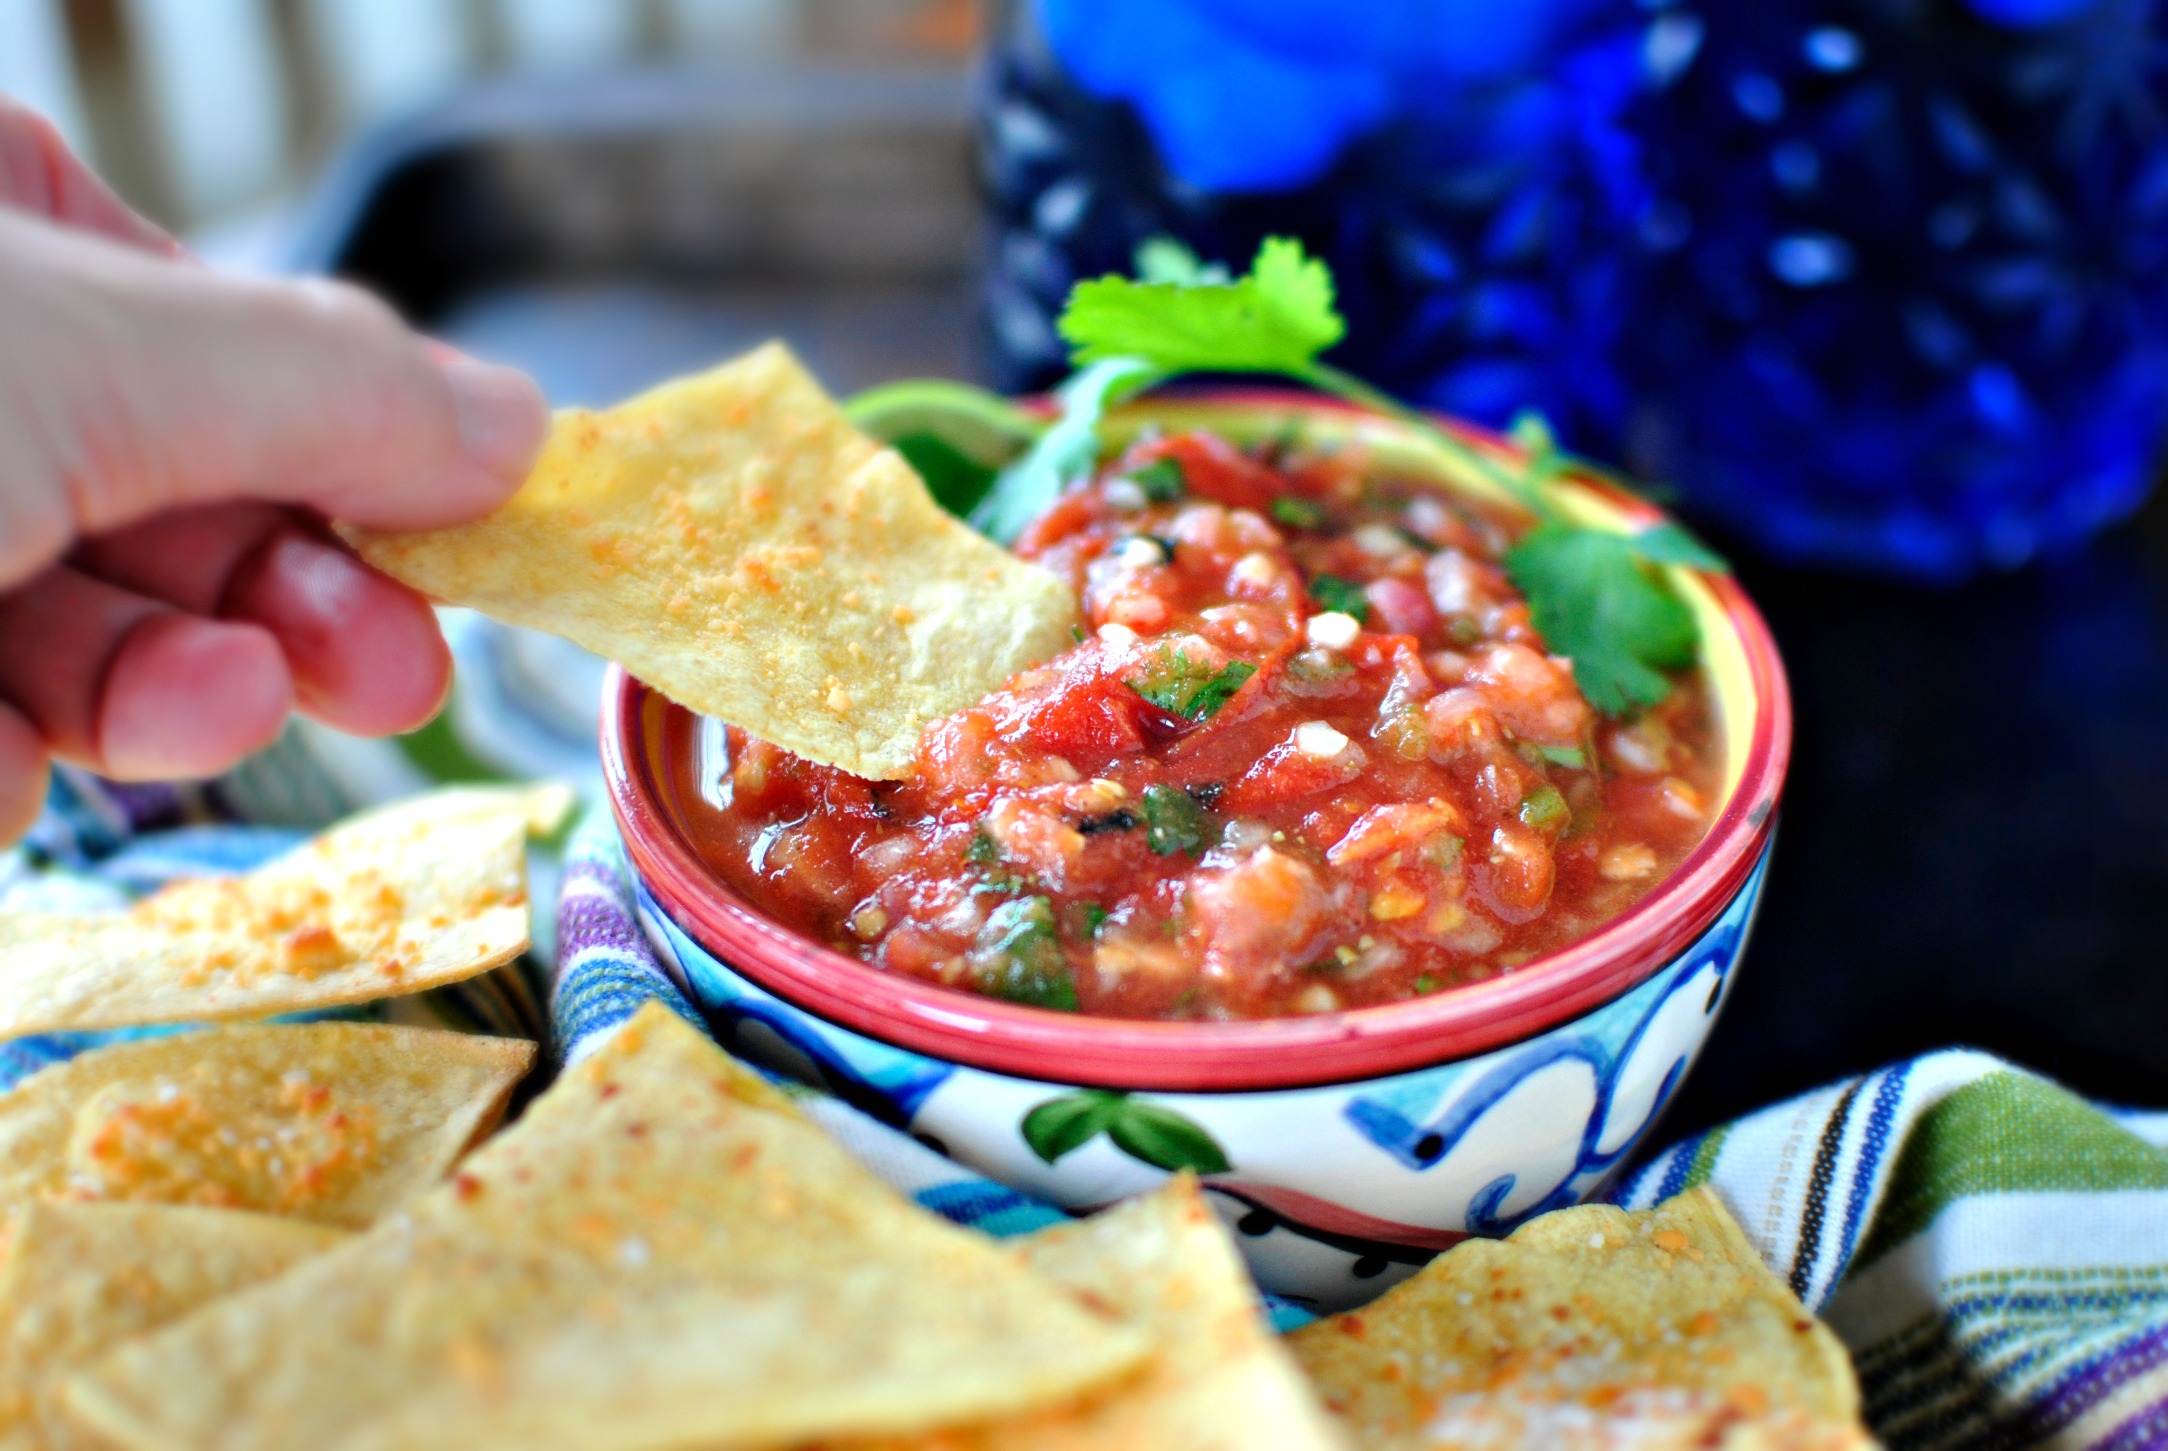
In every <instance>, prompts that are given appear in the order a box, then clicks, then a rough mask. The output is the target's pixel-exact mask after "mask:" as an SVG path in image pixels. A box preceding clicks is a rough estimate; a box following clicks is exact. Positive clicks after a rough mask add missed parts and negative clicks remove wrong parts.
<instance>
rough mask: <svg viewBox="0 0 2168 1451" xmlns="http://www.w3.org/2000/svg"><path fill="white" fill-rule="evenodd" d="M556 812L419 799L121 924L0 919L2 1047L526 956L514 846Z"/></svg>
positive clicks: (309, 1000)
mask: <svg viewBox="0 0 2168 1451" xmlns="http://www.w3.org/2000/svg"><path fill="white" fill-rule="evenodd" d="M568 800H569V797H568V795H567V793H566V792H565V790H564V788H562V787H555V786H543V787H464V788H459V789H454V790H448V791H438V792H433V793H431V794H429V795H426V796H416V797H411V798H409V799H407V800H405V801H399V802H395V803H394V804H392V805H390V806H386V807H383V808H381V809H379V810H376V811H371V812H368V813H366V814H364V815H361V816H356V817H352V818H350V819H349V820H347V821H345V822H342V823H341V824H339V825H338V826H335V827H333V828H332V829H331V830H330V831H327V832H325V833H324V834H323V835H322V836H319V837H317V838H316V839H315V840H314V841H312V842H310V843H308V844H307V845H305V846H302V847H300V848H299V849H297V850H295V851H292V852H289V853H288V854H287V855H285V856H283V857H280V858H279V859H278V860H277V861H274V862H271V863H269V864H267V865H265V866H263V867H261V868H259V869H257V870H256V871H253V872H250V873H248V874H247V875H246V876H239V877H205V878H196V879H191V880H188V881H183V882H176V883H174V884H173V885H172V886H169V887H167V888H165V889H164V890H163V891H160V892H157V893H154V894H153V895H151V896H149V897H146V898H144V899H143V900H142V901H140V902H138V903H136V904H135V905H134V906H132V907H130V908H128V909H127V910H126V911H121V912H101V913H92V914H88V915H84V916H64V915H60V914H55V913H45V912H18V913H10V914H0V1037H13V1036H16V1035H19V1034H23V1033H46V1032H52V1031H54V1030H56V1029H63V1028H119V1027H132V1026H135V1025H138V1024H145V1023H184V1022H197V1021H204V1020H210V1019H217V1018H253V1017H268V1016H270V1015H272V1014H274V1013H291V1012H301V1011H304V1010H307V1009H311V1008H325V1007H333V1006H337V1005H340V1004H345V1003H359V1002H368V1001H371V1000H373V999H377V998H386V997H395V996H399V995H402V994H405V993H415V992H420V991H422V990H424V989H426V988H433V987H441V986H443V985H444V984H446V983H453V982H458V981H461V980H462V979H465V978H470V977H474V976H476V975H477V974H480V973H484V972H487V971H489V970H490V969H491V968H493V967H497V966H499V965H500V964H503V963H506V962H509V961H510V960H511V959H513V958H514V957H517V956H518V955H519V954H520V953H522V952H524V951H526V949H527V941H528V916H527V855H526V838H527V835H528V833H529V831H530V830H531V829H532V828H534V827H536V826H538V825H546V823H547V822H548V820H549V818H550V817H551V816H552V815H553V814H556V815H561V814H562V812H563V808H564V806H565V804H566V802H567V801H568Z"/></svg>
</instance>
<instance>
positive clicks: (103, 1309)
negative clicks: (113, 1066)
mask: <svg viewBox="0 0 2168 1451" xmlns="http://www.w3.org/2000/svg"><path fill="white" fill-rule="evenodd" d="M345 1237H346V1236H345V1234H344V1233H343V1232H342V1231H339V1230H336V1229H327V1228H324V1227H323V1226H321V1225H314V1224H303V1223H300V1222H298V1221H296V1220H291V1219H276V1218H273V1217H272V1216H270V1215H266V1214H243V1213H237V1212H235V1211H233V1210H230V1209H176V1208H171V1207H169V1206H165V1205H149V1204H64V1205H63V1204H32V1205H31V1206H29V1208H28V1209H26V1210H25V1211H24V1213H23V1217H22V1221H21V1225H20V1228H19V1231H18V1238H17V1240H16V1244H17V1247H18V1248H19V1250H20V1251H21V1252H20V1253H18V1254H17V1255H15V1257H14V1258H13V1259H12V1260H11V1261H10V1262H9V1264H8V1268H7V1272H6V1274H5V1275H4V1276H0V1436H7V1435H9V1434H10V1433H12V1434H13V1436H15V1437H17V1438H20V1439H21V1440H23V1441H25V1442H27V1443H28V1444H31V1445H38V1446H45V1447H53V1448H59V1447H75V1446H81V1447H86V1448H88V1447H91V1446H94V1445H96V1444H97V1442H96V1441H95V1440H94V1439H93V1438H90V1437H88V1436H83V1435H80V1434H78V1433H76V1432H75V1431H74V1430H73V1429H72V1428H71V1426H70V1423H69V1422H68V1421H67V1418H66V1417H65V1416H64V1415H63V1414H62V1413H61V1410H60V1405H59V1389H60V1384H61V1381H62V1380H63V1379H64V1378H65V1377H66V1376H67V1375H68V1374H69V1373H70V1372H72V1371H74V1370H75V1369H77V1368H78V1367H80V1366H83V1365H86V1364H88V1363H90V1362H91V1361H92V1360H95V1359H97V1358H98V1357H99V1356H101V1355H102V1354H104V1353H105V1352H106V1351H108V1350H110V1349H112V1348H113V1347H114V1346H116V1345H119V1344H120V1343H121V1342H123V1341H125V1340H127V1339H129V1338H130V1337H132V1336H136V1335H141V1334H144V1333H145V1332H147V1331H151V1330H156V1329H157V1328H159V1327H160V1326H162V1325H166V1324H169V1323H171V1322H172V1321H175V1320H178V1319H180V1318H181V1317H182V1316H183V1315H185V1314H187V1313H188V1312H189V1311H191V1310H194V1309H195V1308H196V1307H198V1306H199V1305H205V1304H208V1303H210V1302H211V1301H212V1300H215V1299H218V1298H219V1297H220V1296H222V1295H229V1294H231V1293H233V1292H234V1291H235V1290H238V1289H241V1288H243V1287H244V1286H247V1285H253V1284H255V1283H257V1282H258V1281H261V1280H268V1279H270V1278H272V1277H273V1276H274V1275H278V1274H282V1273H284V1272H285V1271H286V1270H287V1269H288V1268H289V1267H291V1266H293V1265H295V1264H298V1263H300V1262H301V1261H302V1260H305V1259H307V1258H308V1257H309V1256H310V1255H313V1254H319V1253H321V1252H322V1251H324V1250H326V1249H329V1248H330V1247H331V1246H332V1245H334V1244H337V1243H338V1242H339V1241H340V1240H342V1239H344V1238H345Z"/></svg>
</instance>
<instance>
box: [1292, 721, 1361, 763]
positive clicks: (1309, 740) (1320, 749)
mask: <svg viewBox="0 0 2168 1451" xmlns="http://www.w3.org/2000/svg"><path fill="white" fill-rule="evenodd" d="M1294 741H1295V749H1296V750H1298V751H1300V752H1302V754H1304V755H1305V756H1315V757H1316V758H1317V759H1319V760H1321V761H1329V760H1331V759H1332V758H1333V757H1334V756H1337V755H1339V754H1340V753H1341V752H1342V751H1344V750H1346V749H1347V745H1348V741H1347V737H1346V736H1344V735H1342V734H1340V732H1338V731H1336V730H1334V729H1333V728H1332V727H1331V726H1329V725H1327V724H1325V722H1323V721H1321V720H1306V721H1304V722H1303V723H1302V724H1301V725H1299V726H1296V727H1295V735H1294Z"/></svg>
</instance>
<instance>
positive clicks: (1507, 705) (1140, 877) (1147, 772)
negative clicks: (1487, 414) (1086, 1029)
mask: <svg viewBox="0 0 2168 1451" xmlns="http://www.w3.org/2000/svg"><path fill="white" fill-rule="evenodd" d="M1520 527H1522V526H1519V525H1517V524H1515V523H1514V522H1512V521H1511V520H1510V519H1508V518H1507V517H1506V516H1504V515H1503V514H1494V513H1491V512H1488V511H1485V510H1481V509H1478V508H1476V507H1474V506H1472V505H1470V504H1469V503H1467V502H1466V501H1464V500H1462V499H1460V498H1458V497H1457V496H1453V495H1448V494H1443V493H1440V492H1439V491H1437V490H1436V489H1434V488H1431V487H1428V486H1426V485H1423V484H1421V483H1415V482H1408V481H1403V480H1396V479H1393V478H1390V477H1380V476H1378V475H1377V473H1376V471H1374V470H1372V469H1369V468H1367V467H1366V466H1365V464H1364V461H1363V460H1362V459H1361V458H1360V457H1359V456H1357V455H1356V454H1355V453H1353V452H1348V451H1343V452H1339V453H1293V452H1283V451H1282V450H1278V449H1271V448H1267V449H1257V450H1250V451H1244V450H1240V449H1237V448H1235V447H1233V446H1231V445H1229V444H1228V443H1226V442H1224V441H1222V440H1221V439H1219V438H1218V437H1216V436H1213V435H1211V434H1207V433H1189V434H1182V435H1177V436H1172V437H1162V438H1154V439H1148V440H1146V441H1143V442H1140V443H1138V444H1136V445H1135V446H1133V447H1132V448H1131V449H1130V450H1129V451H1128V452H1127V453H1126V454H1125V455H1123V456H1122V457H1121V458H1119V459H1117V460H1115V461H1114V462H1113V463H1112V464H1110V465H1109V466H1107V467H1105V468H1104V469H1102V470H1101V472H1100V473H1099V475H1098V477H1096V478H1095V479H1094V480H1093V481H1092V482H1091V483H1090V484H1088V485H1086V486H1084V487H1081V488H1078V489H1076V490H1073V491H1071V492H1070V493H1068V494H1066V495H1064V496H1063V497H1062V498H1061V499H1060V500H1058V501H1057V502H1056V503H1055V504H1054V506H1053V507H1052V508H1051V509H1050V510H1049V511H1048V512H1047V513H1046V514H1045V515H1044V516H1043V517H1041V518H1040V519H1039V520H1038V521H1037V522H1036V523H1035V524H1034V525H1033V526H1032V527H1031V528H1030V529H1029V530H1028V531H1027V532H1026V533H1025V535H1024V537H1023V538H1022V539H1021V540H1020V541H1019V542H1018V546H1017V550H1018V553H1020V554H1022V555H1024V556H1025V557H1027V558H1032V559H1036V560H1038V561H1039V562H1040V563H1042V564H1044V565H1045V566H1047V567H1048V568H1049V569H1051V570H1053V571H1054V572H1055V573H1056V574H1057V575H1059V576H1060V577H1062V578H1063V579H1065V580H1067V581H1069V582H1070V583H1071V584H1072V585H1073V586H1074V587H1075V589H1076V591H1077V594H1078V597H1079V599H1080V600H1081V601H1082V603H1083V611H1084V616H1085V620H1086V622H1087V623H1086V629H1087V631H1088V633H1085V634H1084V635H1083V636H1082V638H1080V640H1079V641H1078V643H1077V644H1076V646H1075V647H1074V648H1073V649H1071V650H1069V651H1068V652H1067V653H1066V654H1064V655H1062V656H1061V657H1060V658H1058V659H1056V660H1053V661H1050V662H1048V663H1047V664H1046V665H1044V666H1041V667H1039V668H1037V669H1034V670H1028V671H1025V672H1023V673H1022V674H1019V675H1017V676H1016V677H1014V678H1013V679H1011V680H1010V681H1009V682H1008V683H1007V684H1006V685H1005V686H1004V687H1003V688H1002V689H1000V690H998V691H996V692H994V693H993V694H992V695H989V696H988V697H987V698H986V699H984V700H983V701H981V702H980V703H979V704H977V705H975V706H973V707H971V708H970V709H968V710H964V711H961V712H959V713H958V714H956V715H954V716H951V717H949V718H948V719H946V720H943V721H940V722H938V723H937V724H935V725H934V726H933V727H931V728H930V729H929V730H928V731H927V733H926V736H925V739H924V741H923V742H922V744H921V745H920V748H919V754H918V759H917V761H916V763H915V765H914V768H913V772H912V774H911V776H910V777H909V778H908V779H906V780H902V781H894V782H869V781H865V780H861V779H859V778H857V777H855V776H850V775H847V774H845V773H843V772H841V771H837V770H834V769H832V768H829V767H825V766H817V765H813V764H811V763H808V762H806V761H803V760H801V759H799V758H797V757H795V756H792V755H790V754H788V753H786V752H784V751H782V750H780V749H779V748H777V747H775V746H772V745H770V744H768V743H767V742H765V741H760V740H754V739H751V738H748V737H747V736H745V735H744V733H743V732H740V731H737V730H736V729H734V728H733V729H731V730H729V731H728V732H724V733H717V735H716V737H715V738H719V739H720V740H721V741H722V742H723V743H724V746H725V749H722V750H711V751H709V752H708V753H707V754H706V755H704V756H703V755H702V754H701V753H699V752H696V751H687V752H681V753H679V759H681V760H687V761H689V762H691V763H692V764H691V765H690V766H689V767H688V768H687V772H688V779H685V780H683V781H681V782H680V783H679V785H680V787H681V799H682V800H684V801H685V802H687V803H688V804H687V807H686V814H687V816H688V818H689V821H688V824H689V826H690V827H691V829H692V835H693V837H694V839H695V841H696V842H697V844H698V845H699V847H700V850H701V851H702V854H703V855H704V856H705V857H706V859H707V860H708V861H709V862H710V863H711V864H712V865H713V866H714V867H715V869H716V870H717V871H719V872H720V873H721V874H722V875H723V877H724V879H725V880H726V881H727V882H729V884H730V885H731V886H732V887H733V888H734V889H736V890H737V891H738V892H739V893H741V894H742V895H743V896H744V897H745V898H746V899H747V900H748V901H750V902H752V903H753V904H754V905H755V906H757V907H759V908H760V909H761V910H762V911H764V912H766V913H768V914H769V915H770V916H772V917H774V918H776V919H777V920H779V921H781V922H783V923H785V924H787V925H789V926H791V927H793V928H795V929H797V930H798V931H800V932H803V933H805V934H806V935H808V936H811V937H813V938H816V939H818V940H820V941H822V942H825V943H828V944H829V945H831V946H833V947H835V948H836V949H837V950H839V951H842V952H845V953H848V954H850V955H852V956H854V957H857V958H860V959H861V960H863V961H865V962H868V963H871V964H872V965H874V966H875V967H878V968H881V969H883V970H885V971H888V972H896V973H904V974H908V975H909V976H912V977H917V978H923V979H926V980H928V981H930V982H937V983H945V984H948V985H950V986H954V987H959V988H965V989H969V990H972V991H976V992H982V993H988V994H991V995H993V996H996V997H1001V998H1006V999H1009V1000H1011V1001H1015V1002H1021V1003H1029V1004H1033V1005H1036V1006H1040V1007H1047V1008H1057V1009H1064V1010H1070V1011H1080V1012H1084V1013H1092V1014H1099V1015H1103V1016H1109V1017H1123V1018H1261V1017H1275V1016H1280V1015H1284V1014H1294V1013H1320V1012H1330V1011H1334V1010H1336V1009H1340V1008H1348V1007H1362V1006H1368V1005H1372V1004H1377V1003H1390V1002H1398V1001H1400V1000H1402V999H1405V998H1412V997H1419V996H1421V995H1423V994H1426V993H1432V992H1437V991H1440V990H1443V989H1446V988H1450V987H1453V986H1456V985H1458V984H1463V983H1470V982H1476V981H1479V980H1481V979H1484V978H1488V977H1492V976H1495V975H1497V974H1499V973H1502V972H1509V971H1511V970H1512V969H1513V968H1515V967H1517V966H1519V965H1520V964H1522V963H1525V962H1527V961H1528V960H1529V959H1531V958H1533V957H1535V956H1537V955H1539V954H1541V953H1545V952H1548V951H1551V950H1552V949H1554V948H1558V947H1561V946H1564V945H1566V944H1567V943H1570V942H1573V941H1574V940H1576V939H1578V938H1581V937H1584V936H1586V935H1587V934H1588V933H1589V932H1591V931H1592V930H1594V929H1595V928H1596V927H1597V926H1599V925H1600V924H1602V923H1603V922H1605V921H1607V920H1609V919H1610V918H1612V917H1615V916H1617V915H1618V914H1619V913H1620V912H1622V911H1624V910H1625V909H1626V908H1627V907H1629V906H1631V905H1632V904H1633V903H1634V902H1635V901H1636V900H1638V899H1639V898H1640V897H1642V896H1643V895H1644V894H1645V893H1647V892H1648V891H1649V890H1650V888H1652V887H1654V886H1655V885H1656V884H1657V883H1658V882H1660V881H1662V880H1663V878H1664V877H1665V876H1666V875H1667V874H1668V873H1669V872H1671V871H1672V869H1673V868H1675V867H1676V866H1677V865H1678V864H1679V862H1680V861H1681V860H1682V859H1683V858H1684V857H1685V856H1686V854H1687V853H1688V852H1689V851H1691V850H1692V849H1693V847H1694V845H1695V844H1696V843H1697V842H1698V841H1699V840H1700V839H1701V837H1702V835H1703V833H1704V832H1705V831H1706V829H1707V827H1708V823H1709V818H1710V813H1711V810H1712V808H1713V806H1714V804H1715V801H1716V796H1717V792H1718V780H1719V774H1718V773H1719V755H1720V747H1719V745H1718V742H1717V737H1716V731H1715V722H1714V720H1713V717H1712V712H1711V709H1710V705H1709V699H1708V694H1707V691H1706V687H1705V686H1704V684H1703V682H1702V680H1701V679H1700V677H1699V675H1698V673H1694V672H1689V673H1687V674H1684V675H1682V676H1681V677H1680V678H1679V679H1678V681H1677V683H1676V684H1677V688H1676V689H1674V690H1673V691H1672V693H1671V695H1670V698H1669V699H1667V700H1666V701H1665V702H1664V703H1663V704H1662V705H1660V706H1657V707H1655V708H1653V709H1651V710H1649V711H1646V712H1644V713H1643V714H1641V715H1640V716H1639V717H1637V718H1635V719H1632V720H1629V721H1608V720H1605V719H1604V718H1603V717H1601V716H1599V715H1598V714H1597V713H1596V712H1595V711H1594V710H1593V709H1591V707H1590V706H1589V704H1588V702H1587V701H1586V700H1585V699H1584V698H1583V697H1582V695H1581V692H1580V690H1579V689H1578V688H1577V687H1576V686H1575V684H1574V679H1573V674H1572V671H1571V668H1570V666H1569V664H1568V662H1566V661H1565V660H1562V659H1559V658H1558V657H1556V656H1553V655H1550V654H1548V653H1547V652H1546V651H1545V648H1544V642H1543V640H1542V639H1541V638H1540V637H1539V636H1538V634H1537V633H1536V630H1535V628H1534V626H1533V625H1532V624H1531V622H1530V618H1529V611H1528V606H1527V604H1526V603H1525V602H1524V601H1523V600H1522V599H1521V597H1520V596H1519V595H1518V594H1517V593H1516V592H1515V591H1514V589H1513V587H1512V586H1511V584H1510V583H1509V582H1508V581H1507V578H1506V576H1505V573H1504V572H1503V570H1501V568H1500V567H1499V565H1498V559H1499V557H1500V556H1501V554H1502V553H1503V552H1504V550H1505V549H1506V548H1507V547H1508V546H1509V544H1510V543H1511V540H1512V538H1513V536H1514V534H1515V532H1516V530H1517V529H1518V528H1520ZM694 777H697V779H693V778H694Z"/></svg>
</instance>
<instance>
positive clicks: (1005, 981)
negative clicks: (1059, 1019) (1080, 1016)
mask: <svg viewBox="0 0 2168 1451" xmlns="http://www.w3.org/2000/svg"><path fill="white" fill-rule="evenodd" d="M973 947H974V951H973V952H972V959H973V963H974V965H975V966H976V967H977V968H978V981H979V987H980V989H981V990H982V991H984V992H987V993H990V994H992V995H993V996H995V997H997V998H1006V999H1007V1000H1008V1001H1010V1002H1012V1003H1023V1004H1025V1005H1027V1006H1029V1007H1034V1008H1052V1009H1054V1010H1055V1011H1056V1012H1063V1013H1073V1012H1075V1011H1076V1010H1077V1001H1076V982H1075V980H1074V978H1073V977H1072V976H1071V974H1070V971H1069V963H1068V960H1067V959H1066V958H1064V957H1063V956H1062V951H1061V940H1060V937H1059V935H1058V934H1057V932H1056V930H1055V927H1054V904H1053V903H1052V902H1051V901H1049V900H1048V899H1047V898H1045V897H1020V898H1017V899H1016V900H1014V901H1008V902H1003V903H1002V904H1001V905H1000V906H998V907H996V908H994V910H993V911H992V912H989V913H988V914H987V916H986V922H985V925H984V926H982V927H981V928H980V929H979V935H978V940H977V942H976V943H974V944H973Z"/></svg>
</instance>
